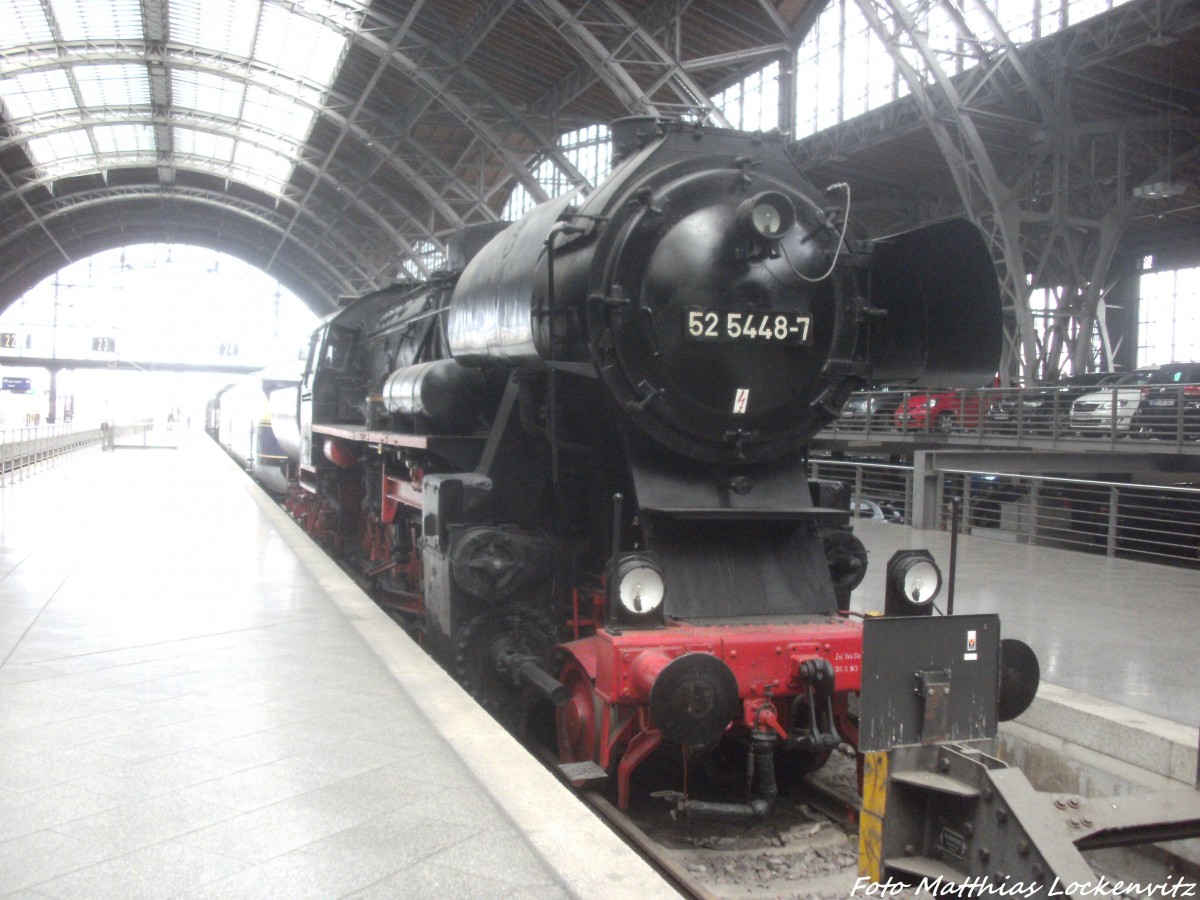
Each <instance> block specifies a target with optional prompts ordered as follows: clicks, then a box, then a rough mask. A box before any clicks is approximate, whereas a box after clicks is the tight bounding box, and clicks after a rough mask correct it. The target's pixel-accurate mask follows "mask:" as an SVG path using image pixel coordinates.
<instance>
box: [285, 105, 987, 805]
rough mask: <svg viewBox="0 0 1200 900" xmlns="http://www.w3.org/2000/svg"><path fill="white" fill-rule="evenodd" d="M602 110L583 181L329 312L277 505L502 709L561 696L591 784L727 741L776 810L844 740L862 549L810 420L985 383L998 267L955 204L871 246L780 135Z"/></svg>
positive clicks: (849, 736)
mask: <svg viewBox="0 0 1200 900" xmlns="http://www.w3.org/2000/svg"><path fill="white" fill-rule="evenodd" d="M612 135H613V142H614V158H615V160H616V162H615V165H614V168H613V172H612V174H611V176H610V177H609V178H608V179H607V180H606V181H605V182H604V183H602V184H601V185H600V186H599V187H597V188H596V189H595V190H594V191H592V192H591V193H588V194H586V195H582V194H578V195H568V196H564V197H561V198H559V199H556V200H552V201H549V202H547V203H544V204H542V205H540V206H538V207H537V208H535V209H534V210H533V211H532V212H530V213H529V214H528V215H526V216H525V217H524V218H522V219H521V220H519V221H518V222H516V223H514V224H512V225H509V226H507V227H503V226H496V227H488V228H484V229H476V230H474V231H470V232H467V233H464V234H463V235H461V236H460V238H459V239H458V241H457V242H456V244H455V245H454V246H453V248H452V250H453V253H452V256H451V260H450V265H449V267H448V269H447V270H446V271H444V272H440V273H438V274H436V275H435V276H433V277H431V278H430V279H429V280H428V281H425V282H421V283H409V284H398V285H395V286H393V287H390V288H387V289H385V290H383V291H379V292H376V293H374V294H370V295H367V296H365V297H362V298H360V299H358V300H357V301H355V302H353V303H351V304H349V305H347V306H345V307H344V308H343V309H341V310H339V311H338V312H336V313H334V314H333V315H331V316H330V317H329V318H328V319H327V320H326V321H325V322H324V323H323V324H322V325H321V326H320V328H319V329H318V330H317V332H316V333H315V335H314V336H313V340H312V344H311V347H310V351H309V357H308V363H307V366H306V370H305V374H304V378H303V381H302V382H301V385H300V388H299V391H298V392H297V393H294V394H289V395H287V396H285V397H284V398H283V401H284V402H283V403H282V405H284V406H286V405H288V403H289V402H290V403H294V405H293V406H292V409H294V410H295V414H294V415H291V414H288V415H282V414H280V413H276V416H275V418H276V419H277V420H281V421H282V420H284V419H287V420H288V421H293V422H298V434H299V455H300V462H299V479H298V484H297V487H296V488H295V489H294V490H293V493H292V496H291V498H290V500H289V506H290V508H291V510H292V512H293V513H294V514H295V515H296V516H297V517H298V518H299V519H300V521H301V522H302V523H303V524H304V525H305V527H306V528H307V529H308V530H309V531H310V532H311V533H312V534H313V535H314V536H316V537H317V538H318V539H320V540H321V541H323V542H324V543H325V544H327V545H328V546H330V547H331V548H333V549H334V551H335V552H336V553H338V554H339V555H340V556H341V557H342V558H343V559H345V560H346V561H348V562H349V563H350V564H351V565H353V566H354V567H355V568H356V570H357V571H358V572H359V573H360V574H361V575H362V577H363V578H365V579H368V580H369V581H370V583H371V585H372V587H373V590H374V592H375V594H376V596H377V598H378V599H379V601H380V602H381V603H382V604H383V605H384V606H385V608H387V609H388V610H389V611H390V612H391V613H392V614H393V616H394V617H396V618H397V619H398V620H400V621H402V622H403V623H404V624H406V625H407V626H408V627H409V628H410V630H411V631H412V632H413V633H414V634H416V635H417V636H418V637H419V639H420V640H421V641H422V643H423V644H424V645H425V646H426V647H427V648H428V649H429V651H430V652H431V653H433V654H434V655H435V656H436V657H437V658H438V659H439V660H440V661H442V663H443V664H444V665H445V666H446V667H447V668H448V669H450V670H451V672H453V674H455V675H456V676H457V677H458V678H459V679H460V680H461V682H462V683H463V684H464V685H465V686H466V687H467V689H468V690H469V691H470V692H471V693H472V694H474V695H475V697H476V698H477V699H478V700H479V701H480V702H481V703H482V704H483V705H484V706H486V707H488V708H490V709H491V710H492V711H493V712H495V713H496V714H497V715H498V716H500V717H501V718H502V719H505V720H507V721H508V722H509V723H511V724H513V725H514V727H520V723H522V722H524V721H525V720H526V718H527V716H528V713H529V711H530V709H541V708H548V707H550V706H551V705H553V707H554V713H553V715H554V724H555V728H556V732H557V741H558V749H559V754H560V756H561V759H562V761H563V763H564V764H570V765H571V766H572V767H573V768H571V771H572V772H573V773H574V774H575V777H577V778H580V779H582V778H585V777H587V773H588V772H601V771H602V772H604V773H606V774H609V775H612V776H615V778H616V781H617V785H618V793H619V801H620V803H621V805H625V804H626V803H627V802H628V798H629V790H630V778H631V775H632V773H633V772H634V770H635V769H636V768H637V767H638V766H639V764H640V763H642V762H643V761H644V760H645V759H646V758H647V757H648V756H650V755H651V754H652V753H654V752H656V751H658V750H659V748H666V749H667V750H668V751H669V752H672V753H679V754H682V755H686V756H687V757H688V758H690V759H694V758H699V759H704V758H706V757H711V756H712V755H713V754H714V752H715V751H716V749H717V748H718V747H719V746H721V747H724V748H729V747H732V748H734V749H735V751H737V752H740V753H743V754H745V760H747V761H748V763H749V766H750V768H751V771H753V772H754V773H755V778H756V785H757V793H758V797H757V799H756V800H755V803H756V804H758V805H754V804H750V805H748V806H747V807H746V810H748V811H749V812H754V811H759V810H761V809H762V808H764V807H766V806H769V804H770V801H771V798H772V797H773V795H774V792H775V772H776V767H777V766H778V765H786V766H794V767H797V768H811V767H813V766H815V765H819V764H820V763H821V762H823V760H824V759H825V758H827V757H828V755H829V753H830V751H831V749H832V748H834V747H835V746H837V745H838V744H839V742H842V741H849V742H850V743H854V742H855V738H856V720H855V715H854V711H853V703H852V697H853V695H854V694H855V693H856V692H857V691H858V690H859V688H860V661H861V650H862V636H861V634H862V633H861V628H860V625H859V624H858V622H857V621H855V620H854V619H853V618H852V617H850V616H848V615H845V614H844V612H839V608H842V609H843V610H844V608H845V607H846V606H847V599H848V596H849V592H850V590H851V589H852V588H853V587H854V586H855V585H856V584H857V583H858V581H859V580H861V577H862V573H863V567H864V566H865V562H866V556H865V553H864V552H863V549H862V546H861V544H859V543H858V541H857V540H856V539H855V538H854V537H853V536H852V535H851V534H850V532H849V527H848V521H849V520H848V516H847V509H848V502H847V501H848V497H847V495H846V491H845V489H844V487H843V486H841V485H840V484H836V483H829V482H814V481H810V480H809V479H808V477H807V475H806V465H807V450H806V445H807V441H808V440H809V439H810V438H811V437H812V435H813V434H815V433H816V432H817V431H818V430H819V429H820V428H822V427H823V426H824V425H825V424H826V423H827V422H829V421H830V420H831V419H833V418H834V417H835V416H836V415H837V413H838V410H839V408H840V407H841V404H842V402H843V401H844V400H845V398H846V396H847V395H848V394H849V392H850V391H851V390H852V389H854V388H855V387H858V386H861V385H862V384H864V383H879V382H885V381H886V382H893V383H907V384H912V385H926V386H934V385H936V386H938V387H953V386H963V387H966V386H971V387H977V386H980V385H982V384H986V383H990V382H991V379H992V377H993V374H994V372H995V369H996V364H997V360H998V358H999V355H1000V340H1001V323H1000V302H999V294H998V288H997V279H996V276H995V273H994V269H993V265H992V262H991V259H990V258H989V255H988V253H987V251H986V248H985V247H984V244H983V241H982V240H981V238H980V236H979V234H978V233H977V231H976V230H975V229H974V227H973V226H971V225H969V224H968V223H965V222H962V221H950V222H943V223H939V224H936V225H933V226H929V227H926V228H922V229H919V230H916V231H913V232H908V233H905V234H901V235H897V236H894V237H890V238H887V239H882V240H874V241H858V240H855V239H853V238H852V237H851V236H850V233H849V231H848V223H849V219H850V217H851V216H852V215H853V205H852V197H851V188H850V187H849V186H847V185H844V184H834V185H830V186H828V187H825V188H824V189H823V190H818V189H816V188H815V187H814V186H812V185H810V184H809V183H808V182H806V181H805V179H804V178H803V177H802V176H801V175H800V174H799V172H798V171H797V170H796V168H795V166H794V165H793V164H792V162H791V161H790V159H789V157H788V155H787V144H786V141H785V140H784V138H783V137H781V136H777V135H766V134H754V135H747V134H743V133H737V132H731V131H725V130H719V129H713V128H708V127H704V126H700V125H696V124H691V123H670V122H662V121H657V120H651V119H630V120H624V121H621V122H618V123H616V124H615V125H614V127H613V129H612ZM278 401H279V398H273V408H275V407H276V406H277V405H278ZM739 765H740V768H741V771H746V766H747V762H746V761H743V762H741V763H739Z"/></svg>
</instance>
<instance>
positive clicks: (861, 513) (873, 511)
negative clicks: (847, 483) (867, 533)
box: [850, 495, 904, 525]
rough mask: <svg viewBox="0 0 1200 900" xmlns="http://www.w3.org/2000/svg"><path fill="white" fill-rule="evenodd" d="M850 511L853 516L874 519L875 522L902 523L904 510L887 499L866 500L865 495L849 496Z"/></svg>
mask: <svg viewBox="0 0 1200 900" xmlns="http://www.w3.org/2000/svg"><path fill="white" fill-rule="evenodd" d="M850 511H851V514H852V515H853V516H854V517H855V518H859V519H874V520H875V521H877V522H893V523H896V524H901V525H902V524H904V510H902V509H900V508H899V507H898V506H897V505H896V504H895V503H892V502H891V501H889V500H868V499H866V498H865V497H863V498H861V499H860V498H858V497H855V496H853V495H851V497H850Z"/></svg>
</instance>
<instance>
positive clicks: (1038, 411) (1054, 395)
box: [988, 372, 1121, 434]
mask: <svg viewBox="0 0 1200 900" xmlns="http://www.w3.org/2000/svg"><path fill="white" fill-rule="evenodd" d="M1120 377H1121V376H1120V375H1119V374H1118V373H1116V372H1087V373H1085V374H1083V375H1072V376H1071V377H1069V378H1065V379H1063V380H1062V381H1059V382H1055V383H1052V384H1039V385H1037V386H1035V387H1030V388H1023V389H1021V390H1018V391H1010V392H1006V393H1005V394H1003V395H1002V396H1001V397H1000V398H999V399H997V400H996V401H995V402H993V403H992V408H991V409H990V410H989V411H988V423H989V424H990V425H995V426H998V427H999V428H1000V429H1002V430H1005V431H1012V432H1013V433H1016V432H1018V431H1019V432H1021V433H1026V432H1028V433H1034V434H1061V433H1065V432H1067V431H1068V430H1069V421H1070V416H1071V409H1072V405H1073V404H1074V402H1075V400H1076V398H1078V397H1081V396H1083V395H1084V394H1086V393H1088V392H1089V391H1091V390H1092V389H1094V388H1096V387H1099V386H1100V385H1104V384H1112V383H1115V382H1116V381H1117V380H1119V379H1120Z"/></svg>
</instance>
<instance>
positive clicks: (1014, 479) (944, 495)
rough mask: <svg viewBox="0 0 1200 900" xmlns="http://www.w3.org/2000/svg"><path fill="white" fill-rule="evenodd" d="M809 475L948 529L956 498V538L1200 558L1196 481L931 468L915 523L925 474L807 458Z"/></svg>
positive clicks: (895, 513) (870, 510) (859, 508)
mask: <svg viewBox="0 0 1200 900" xmlns="http://www.w3.org/2000/svg"><path fill="white" fill-rule="evenodd" d="M810 474H811V475H812V476H813V477H818V478H831V479H836V480H840V481H844V482H846V483H847V484H848V485H850V486H851V490H852V492H853V495H854V500H853V502H854V503H855V504H856V507H855V510H854V511H855V515H856V516H858V517H863V518H873V519H883V520H885V521H891V522H897V523H901V524H909V525H916V526H918V527H920V526H922V525H924V526H925V527H933V528H938V529H948V528H950V521H951V512H950V511H951V508H952V503H953V501H955V500H957V501H959V502H960V503H961V519H960V522H961V525H960V530H961V532H962V533H964V534H972V535H975V536H977V537H988V538H994V539H996V540H1007V541H1015V542H1019V543H1026V544H1033V545H1038V546H1044V547H1056V548H1060V549H1066V550H1075V551H1080V552H1085V553H1094V554H1103V555H1105V556H1109V557H1122V558H1127V559H1136V560H1141V561H1145V562H1158V563H1169V564H1174V565H1180V564H1184V565H1197V564H1200V488H1196V487H1186V486H1158V485H1145V484H1129V483H1126V482H1114V481H1097V480H1089V479H1080V478H1062V477H1049V476H1041V475H1021V474H1006V473H1002V472H983V471H969V470H962V469H937V470H935V471H934V472H933V473H932V478H933V480H934V483H935V484H936V488H935V497H934V501H933V505H932V513H933V515H932V516H929V515H926V516H924V517H918V520H916V521H914V515H913V511H914V509H915V504H914V484H915V483H917V482H920V481H922V480H923V479H924V474H919V473H916V472H914V470H913V468H912V467H910V466H900V465H887V464H880V463H870V462H857V461H852V460H827V459H813V460H812V461H811V462H810ZM864 501H866V502H865V503H864ZM872 504H874V506H873V505H872ZM875 506H878V507H879V508H880V509H881V510H883V511H884V514H883V515H880V514H879V513H878V512H877V511H876V510H875V508H874V507H875Z"/></svg>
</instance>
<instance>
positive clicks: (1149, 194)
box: [1133, 181, 1187, 200]
mask: <svg viewBox="0 0 1200 900" xmlns="http://www.w3.org/2000/svg"><path fill="white" fill-rule="evenodd" d="M1186 190H1187V185H1186V184H1180V183H1179V182H1178V181H1151V182H1148V183H1146V184H1139V185H1138V186H1137V187H1135V188H1134V189H1133V196H1135V197H1137V198H1138V199H1139V200H1166V199H1168V198H1170V197H1178V196H1179V195H1180V194H1182V193H1183V192H1184V191H1186Z"/></svg>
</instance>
